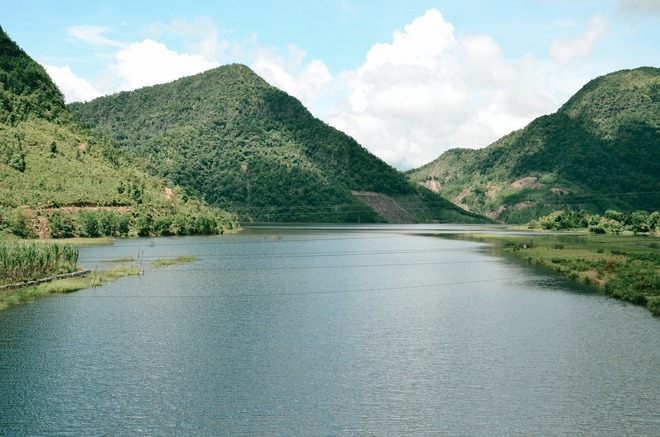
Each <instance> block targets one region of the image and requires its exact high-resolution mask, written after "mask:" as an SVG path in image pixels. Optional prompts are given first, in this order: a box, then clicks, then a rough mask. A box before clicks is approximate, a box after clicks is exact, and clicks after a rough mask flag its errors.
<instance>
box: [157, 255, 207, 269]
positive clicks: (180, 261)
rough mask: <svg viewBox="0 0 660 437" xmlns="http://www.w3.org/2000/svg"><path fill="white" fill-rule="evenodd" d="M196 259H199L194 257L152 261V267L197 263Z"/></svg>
mask: <svg viewBox="0 0 660 437" xmlns="http://www.w3.org/2000/svg"><path fill="white" fill-rule="evenodd" d="M198 259H199V258H197V257H195V256H180V257H178V258H168V259H159V260H156V261H154V267H165V266H174V265H178V264H185V263H190V262H193V261H197V260H198Z"/></svg>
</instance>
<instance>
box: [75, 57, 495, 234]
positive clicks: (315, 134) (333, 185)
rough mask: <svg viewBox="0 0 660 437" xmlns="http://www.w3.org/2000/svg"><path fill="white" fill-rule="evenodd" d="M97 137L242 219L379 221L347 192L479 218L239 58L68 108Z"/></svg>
mask: <svg viewBox="0 0 660 437" xmlns="http://www.w3.org/2000/svg"><path fill="white" fill-rule="evenodd" d="M70 108H71V109H72V110H73V111H75V112H76V113H77V114H78V115H79V116H80V118H81V120H82V121H83V122H84V123H86V124H87V125H89V126H90V127H91V128H93V129H94V130H95V131H96V132H97V133H98V134H99V135H103V136H106V137H112V139H113V141H116V143H117V144H118V146H119V148H120V149H121V151H123V152H126V153H127V154H128V155H129V156H130V157H131V160H133V161H134V162H137V163H140V164H141V166H142V167H143V168H145V169H147V170H148V171H149V172H151V173H152V174H154V175H157V176H159V177H163V178H166V179H167V180H171V181H172V182H173V183H175V184H177V185H180V186H182V187H185V188H186V189H187V190H190V192H192V193H195V194H197V195H199V196H202V197H204V198H205V199H206V200H207V201H208V202H209V203H211V204H213V205H216V206H219V207H222V208H224V209H227V210H230V211H234V212H236V213H237V214H238V216H239V218H241V219H242V220H246V221H263V222H267V221H276V222H285V221H302V222H378V221H383V220H384V218H383V217H380V216H378V215H377V214H376V213H375V212H374V211H373V209H372V208H370V207H369V206H368V205H367V204H365V203H363V202H360V201H359V200H358V199H357V198H356V197H355V196H354V195H353V194H352V192H353V191H360V192H376V193H381V194H383V195H388V196H397V197H398V198H407V199H408V200H409V202H411V203H414V202H416V203H424V204H426V203H428V200H427V199H428V198H429V197H433V198H434V199H433V202H434V207H433V208H430V209H428V208H427V209H426V210H425V215H424V217H418V216H416V215H415V213H414V212H413V213H411V218H410V221H429V220H430V221H433V220H435V221H439V220H441V219H442V218H443V217H444V216H445V215H444V214H443V211H442V210H443V209H446V208H448V209H450V210H452V211H453V213H452V214H451V217H452V218H453V219H455V220H457V221H475V220H481V221H483V219H482V218H478V217H477V216H474V215H472V216H468V215H464V214H463V213H462V211H460V210H456V209H455V208H453V206H452V205H451V204H450V203H449V202H447V201H445V200H444V199H442V198H441V197H440V196H437V195H434V194H424V195H421V194H420V192H419V190H418V189H417V188H415V186H414V185H413V184H411V183H410V182H409V181H408V180H407V179H406V177H405V176H404V175H402V174H401V173H399V172H398V171H396V170H395V169H394V168H392V167H390V166H389V165H387V164H386V163H384V162H383V161H381V160H380V159H378V158H377V157H375V156H374V155H372V154H371V153H370V152H368V151H367V150H366V149H364V148H363V147H361V146H360V145H359V144H358V143H357V142H356V141H355V140H353V139H352V138H350V137H348V136H346V135H345V134H343V133H342V132H340V131H338V130H336V129H334V128H332V127H330V126H328V125H326V124H325V123H323V122H321V121H320V120H318V119H316V118H314V117H313V116H312V115H311V114H310V113H309V111H307V110H306V109H305V108H304V107H303V105H302V104H301V103H300V102H299V101H298V100H296V99H294V98H292V97H291V96H289V95H288V94H286V93H284V92H283V91H281V90H278V89H276V88H274V87H272V86H270V85H269V84H268V83H266V82H265V81H264V80H263V79H261V78H260V77H259V76H257V75H256V74H255V73H254V72H252V71H251V70H250V69H249V68H247V67H245V66H242V65H227V66H223V67H220V68H217V69H214V70H210V71H207V72H204V73H201V74H198V75H196V76H191V77H186V78H183V79H179V80H177V81H174V82H172V83H168V84H164V85H157V86H153V87H147V88H142V89H139V90H136V91H132V92H123V93H119V94H116V95H112V96H107V97H102V98H99V99H96V100H94V101H91V102H88V103H75V104H72V105H70Z"/></svg>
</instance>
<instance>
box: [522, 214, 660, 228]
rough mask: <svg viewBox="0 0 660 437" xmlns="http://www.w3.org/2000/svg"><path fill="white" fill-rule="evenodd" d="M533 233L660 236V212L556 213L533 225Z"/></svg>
mask: <svg viewBox="0 0 660 437" xmlns="http://www.w3.org/2000/svg"><path fill="white" fill-rule="evenodd" d="M528 226H529V228H530V229H544V230H548V231H561V230H574V229H587V230H588V231H589V232H592V233H594V234H621V233H623V232H632V233H633V234H659V233H660V212H658V211H655V212H652V213H651V212H648V211H632V212H622V211H616V210H607V211H605V214H603V215H599V214H591V213H589V212H587V211H585V210H578V211H574V210H568V209H564V210H561V211H555V212H553V213H551V214H548V215H546V216H543V217H540V218H539V219H537V220H532V221H531V222H529V225H528Z"/></svg>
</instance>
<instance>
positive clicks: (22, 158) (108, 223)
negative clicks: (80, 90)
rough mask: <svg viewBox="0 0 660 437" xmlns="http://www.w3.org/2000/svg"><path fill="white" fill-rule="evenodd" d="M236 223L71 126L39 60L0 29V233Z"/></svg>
mask: <svg viewBox="0 0 660 437" xmlns="http://www.w3.org/2000/svg"><path fill="white" fill-rule="evenodd" d="M236 226H237V223H236V221H235V219H234V218H233V217H232V216H230V215H229V214H227V213H224V212H222V211H220V210H218V209H217V208H210V207H209V206H208V205H207V204H206V203H205V202H204V201H202V200H199V199H196V198H195V197H194V196H193V195H191V194H190V193H186V192H185V191H184V190H183V189H182V188H180V187H176V186H174V185H173V184H171V183H170V182H168V181H164V180H161V179H157V178H155V177H153V176H150V175H148V174H146V173H144V172H143V171H141V170H138V168H137V163H135V162H133V161H131V160H130V159H129V158H127V157H125V156H123V154H122V152H121V150H120V149H118V148H117V147H116V146H115V145H114V143H113V142H112V140H110V139H108V138H105V137H103V136H102V135H97V134H94V133H92V132H91V131H89V130H88V129H85V128H83V127H81V126H80V124H79V122H78V121H77V120H76V117H75V116H74V115H73V114H72V113H71V112H70V111H69V110H68V109H67V108H66V106H65V105H64V99H63V97H62V94H61V92H60V91H59V89H58V88H57V87H56V86H55V85H54V84H53V82H52V81H51V80H50V77H49V76H48V74H47V73H46V72H45V70H44V69H43V67H41V66H40V65H39V64H37V63H36V62H34V61H33V60H32V59H31V58H30V57H29V56H28V55H27V54H26V53H25V52H23V50H21V49H20V48H19V47H18V46H17V45H16V44H15V43H14V42H13V41H11V39H9V37H8V36H7V35H6V34H5V33H4V32H3V31H2V29H1V28H0V237H2V236H3V235H4V236H5V237H6V236H8V235H12V236H15V237H19V238H36V237H44V236H53V237H57V238H68V237H73V236H89V237H96V236H99V235H108V236H120V235H166V234H186V235H187V234H195V233H216V232H222V231H224V230H226V229H232V228H234V227H236Z"/></svg>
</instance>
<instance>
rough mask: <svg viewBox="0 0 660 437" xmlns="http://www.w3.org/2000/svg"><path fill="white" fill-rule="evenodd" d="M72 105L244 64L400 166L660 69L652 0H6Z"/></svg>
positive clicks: (659, 9) (26, 44) (6, 10)
mask: <svg viewBox="0 0 660 437" xmlns="http://www.w3.org/2000/svg"><path fill="white" fill-rule="evenodd" d="M0 11H2V12H0V26H2V28H3V29H4V31H5V32H6V33H7V34H9V36H10V38H12V39H13V40H14V41H16V42H17V43H18V45H19V46H20V47H21V48H22V49H23V50H25V51H26V52H27V53H28V54H29V55H30V56H31V57H32V58H33V59H35V60H36V61H37V62H39V63H41V64H42V65H43V66H44V67H45V68H46V70H47V71H48V73H49V74H50V75H51V77H52V78H53V80H54V81H55V83H56V84H57V85H58V86H59V87H60V89H61V90H62V92H63V93H64V96H65V99H66V101H67V102H73V101H88V100H91V99H94V98H96V97H99V96H102V95H107V94H112V93H116V92H119V91H128V90H133V89H137V88H140V87H144V86H150V85H155V84H159V83H166V82H170V81H172V80H175V79H178V78H180V77H183V76H188V75H192V74H196V73H200V72H202V71H205V70H208V69H211V68H215V67H218V66H220V65H224V64H231V63H241V64H245V65H247V66H249V67H250V68H252V69H253V70H254V71H255V72H256V73H257V74H259V75H260V76H261V77H263V78H264V79H266V80H267V81H268V82H269V83H270V84H271V85H273V86H276V87H278V88H280V89H282V90H284V91H286V92H287V93H289V94H291V95H292V96H294V97H296V98H297V99H299V100H300V101H301V102H302V103H303V104H304V105H305V106H306V107H307V108H308V109H309V110H310V111H311V112H312V114H314V115H315V116H316V117H318V118H320V119H321V120H323V121H324V122H326V123H328V124H330V125H332V126H334V127H336V128H338V129H340V130H342V131H344V132H345V133H347V134H348V135H350V136H352V137H353V138H355V139H356V140H357V141H358V142H359V143H360V144H361V145H362V146H364V147H365V148H367V149H368V150H370V151H371V152H372V153H374V154H375V155H376V156H378V157H380V158H381V159H383V160H384V161H386V162H387V163H389V164H391V165H393V166H395V167H396V168H398V169H401V170H406V169H410V168H416V167H419V166H421V165H423V164H425V163H428V162H430V161H432V160H433V159H435V158H437V157H438V156H439V155H441V154H442V153H443V152H444V151H446V150H448V149H451V148H456V147H463V148H481V147H485V146H487V145H489V144H491V143H492V142H494V141H495V140H497V139H499V138H501V137H502V136H504V135H506V134H508V133H510V132H511V131H513V130H516V129H520V128H522V127H524V126H526V125H527V124H528V123H529V122H530V121H532V120H533V119H534V118H536V117H539V116H541V115H545V114H551V113H553V112H555V111H556V110H557V109H559V107H560V106H561V105H562V104H563V103H565V102H566V101H567V100H568V99H569V98H570V97H571V96H572V95H573V94H575V93H576V92H577V91H578V90H579V89H580V88H581V87H582V86H583V85H584V84H586V83H587V82H588V81H589V80H591V79H593V78H595V77H598V76H601V75H603V74H607V73H611V72H614V71H618V70H622V69H629V68H637V67H641V66H652V67H660V0H498V1H486V0H480V1H477V0H460V1H459V0H405V1H402V0H287V1H281V0H280V1H274V0H245V1H242V2H237V1H236V0H232V1H225V0H187V1H182V0H177V1H170V0H160V1H158V2H151V1H135V0H133V1H127V0H99V1H94V0H85V1H73V0H59V1H52V0H23V1H22V2H15V1H13V0H12V1H9V0H0Z"/></svg>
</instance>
